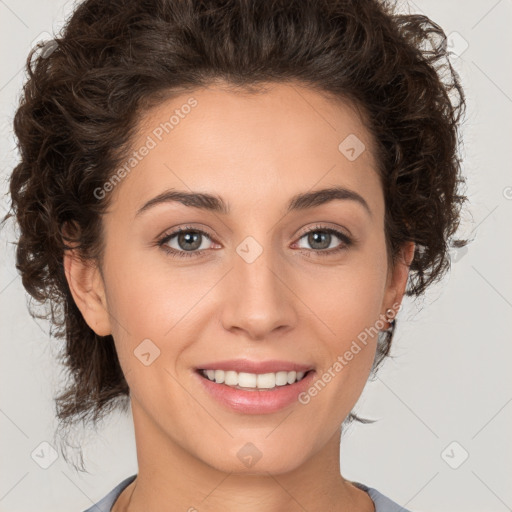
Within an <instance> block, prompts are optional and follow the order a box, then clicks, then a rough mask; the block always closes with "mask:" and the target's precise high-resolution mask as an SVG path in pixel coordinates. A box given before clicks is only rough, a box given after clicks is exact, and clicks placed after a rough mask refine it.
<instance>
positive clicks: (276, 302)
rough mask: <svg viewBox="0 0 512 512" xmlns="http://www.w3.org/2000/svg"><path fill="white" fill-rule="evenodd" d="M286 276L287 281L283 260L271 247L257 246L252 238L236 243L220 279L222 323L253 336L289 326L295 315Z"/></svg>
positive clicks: (289, 327)
mask: <svg viewBox="0 0 512 512" xmlns="http://www.w3.org/2000/svg"><path fill="white" fill-rule="evenodd" d="M260 251H261V253H260ZM258 253H260V254H259V255H258ZM255 256H256V258H255V259H253V258H254V257H255ZM287 277H288V281H289V280H290V277H289V275H288V274H287V272H286V268H285V263H284V262H283V261H280V260H279V258H278V257H277V255H276V254H274V253H273V252H272V250H271V249H267V248H263V247H261V246H260V245H259V244H258V243H257V242H255V241H254V239H253V240H252V241H251V240H249V241H248V242H247V243H246V244H245V245H244V243H242V244H240V246H239V247H238V248H237V253H236V254H234V257H233V267H232V269H231V271H230V272H229V274H228V276H226V279H225V281H224V283H223V286H224V289H223V293H224V297H225V300H223V302H222V307H223V310H222V315H221V319H222V325H223V327H224V328H225V329H226V330H228V331H232V332H236V331H241V332H244V333H245V335H246V336H247V337H248V338H250V339H253V340H263V339H268V338H269V336H271V335H272V333H273V332H274V331H278V330H279V331H282V332H284V331H286V330H289V329H291V328H293V326H294V325H295V323H296V322H297V318H298V315H297V310H296V307H297V306H296V302H295V301H296V300H297V299H296V298H295V297H294V294H293V291H292V289H291V287H290V283H288V282H287Z"/></svg>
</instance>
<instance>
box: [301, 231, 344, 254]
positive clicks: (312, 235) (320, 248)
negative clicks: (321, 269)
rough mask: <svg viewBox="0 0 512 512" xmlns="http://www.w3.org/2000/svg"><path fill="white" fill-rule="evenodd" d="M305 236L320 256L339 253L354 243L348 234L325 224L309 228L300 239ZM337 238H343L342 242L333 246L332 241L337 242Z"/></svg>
mask: <svg viewBox="0 0 512 512" xmlns="http://www.w3.org/2000/svg"><path fill="white" fill-rule="evenodd" d="M333 235H334V238H333ZM303 238H305V239H306V242H307V243H308V244H309V245H310V246H311V247H313V252H315V253H318V255H320V256H329V255H332V254H335V253H338V252H339V251H342V250H344V249H346V248H348V247H350V246H351V245H352V240H351V239H350V238H349V237H348V236H347V235H345V234H344V233H342V232H341V231H338V230H337V229H333V228H328V227H325V226H315V227H313V228H311V229H309V230H308V231H306V233H304V234H303V235H302V236H301V237H300V240H302V239H303ZM335 238H338V239H339V240H341V244H338V245H337V246H336V247H334V248H332V242H333V241H334V242H335V240H334V239H335ZM300 248H303V247H300ZM327 249H329V250H327Z"/></svg>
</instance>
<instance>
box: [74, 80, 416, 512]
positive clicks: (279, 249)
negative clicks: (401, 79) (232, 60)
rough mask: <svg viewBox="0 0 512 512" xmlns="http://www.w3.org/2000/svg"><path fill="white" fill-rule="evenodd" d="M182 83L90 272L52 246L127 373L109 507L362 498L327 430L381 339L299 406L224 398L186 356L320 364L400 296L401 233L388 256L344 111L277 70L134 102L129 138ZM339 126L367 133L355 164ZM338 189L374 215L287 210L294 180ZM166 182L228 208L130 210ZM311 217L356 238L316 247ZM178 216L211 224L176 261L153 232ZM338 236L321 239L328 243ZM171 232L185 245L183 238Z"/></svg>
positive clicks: (249, 506) (367, 168)
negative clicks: (255, 251) (130, 443)
mask: <svg viewBox="0 0 512 512" xmlns="http://www.w3.org/2000/svg"><path fill="white" fill-rule="evenodd" d="M191 96H193V97H194V98H195V99H196V100H197V102H198V105H197V106H196V107H195V108H194V109H192V110H191V112H190V113H189V114H188V115H187V116H185V117H184V118H183V119H181V120H180V123H179V124H178V125H177V126H176V127H175V128H174V129H173V130H172V131H171V132H170V133H168V134H165V135H164V137H163V139H162V141H161V142H159V143H158V145H157V146H156V147H155V148H154V149H152V150H151V151H150V152H149V154H148V155H147V156H145V157H144V159H143V160H142V161H141V162H140V163H139V164H138V165H137V166H136V167H135V168H134V169H133V170H132V171H131V172H130V173H129V174H128V175H127V176H126V177H125V178H124V179H123V180H122V181H121V183H119V184H118V185H117V186H116V187H115V189H114V190H113V191H112V192H111V194H112V197H111V200H112V203H111V207H110V208H109V210H108V212H107V213H106V214H105V216H104V218H103V222H104V228H105V237H106V238H105V240H106V245H105V247H106V248H105V253H104V258H103V261H102V266H101V268H100V267H99V265H94V262H92V263H93V264H89V265H86V264H84V263H82V262H80V260H79V258H78V257H77V255H76V254H75V253H74V251H69V252H68V253H66V256H65V269H66V276H67V279H68V282H69V284H70V288H71V291H72V293H73V297H74V299H75V301H76V303H77V305H78V307H79V308H80V310H81V312H82V314H83V316H84V318H85V320H86V321H87V323H88V325H89V326H90V327H91V328H92V329H94V330H95V332H96V333H98V334H99V335H102V336H104V335H107V334H112V335H113V337H114V340H115V345H116V349H117V352H118V355H119V358H120V362H121V366H122V368H123V371H124V373H125V376H126V379H127V382H128V385H129V387H130V399H131V405H132V414H133V420H134V428H135V436H136V446H137V457H138V466H139V472H138V477H137V478H136V480H135V481H134V483H133V484H131V485H130V486H128V487H127V488H126V489H125V490H124V492H123V493H122V494H121V496H120V497H119V498H118V500H117V501H116V503H115V505H114V507H113V509H112V510H114V512H121V511H127V510H128V511H130V512H139V511H143V510H172V511H177V510H183V511H187V510H191V511H192V510H194V509H192V508H191V507H195V508H196V509H197V510H200V511H201V512H203V511H218V510H223V511H226V512H231V511H235V510H236V511H240V510H243V511H246V512H252V511H261V510H266V511H268V512H278V511H282V510H288V511H299V510H300V511H303V510H308V511H311V512H313V511H325V510H336V511H348V510H350V511H357V512H363V511H364V512H371V511H373V510H374V505H373V502H372V500H371V499H370V497H369V496H368V494H367V493H366V492H364V491H362V490H360V489H357V488H356V487H355V486H354V485H353V484H351V483H350V482H349V481H348V480H346V479H345V478H344V477H343V476H341V475H340V464H339V458H340V452H339V444H340V443H339V441H340V434H341V424H342V422H343V420H344V419H345V418H346V417H347V415H348V414H349V412H350V411H351V410H352V408H353V407H354V405H355V403H356V402H357V400H358V398H359V396H360V394H361V392H362V390H363V388H364V386H365V383H366V381H367V378H368V376H369V372H370V369H371V366H372V362H373V359H374V355H375V350H376V342H377V338H376V337H370V338H369V339H368V343H367V345H366V346H362V350H361V351H360V352H359V353H358V354H357V355H356V356H354V358H353V359H352V360H351V361H350V362H349V363H348V364H347V365H346V366H345V367H344V368H343V370H342V371H340V372H338V373H336V377H335V378H333V379H332V380H331V381H330V382H329V383H328V384H327V385H326V386H325V388H324V389H323V390H322V391H321V392H320V393H318V395H317V396H315V397H314V398H312V399H311V400H310V402H309V403H308V404H306V405H304V404H300V403H298V402H297V403H294V404H293V405H291V406H290V407H287V408H285V409H283V410H280V411H279V412H276V413H272V414H259V415H246V414H241V413H238V412H234V411H232V410H230V409H227V408H225V407H223V406H222V405H220V404H218V403H217V402H216V401H214V400H213V399H212V398H211V397H210V396H209V395H208V394H207V393H206V392H205V391H204V390H203V389H202V386H200V382H198V381H197V377H196V376H195V375H194V373H193V369H194V368H195V367H197V366H199V364H200V363H205V362H208V361H215V360H219V359H230V358H235V357H247V358H250V359H251V358H252V359H257V360H264V359H284V360H290V361H294V362H301V363H308V364H312V365H314V366H315V368H316V371H317V375H322V373H323V372H324V371H326V370H327V369H328V368H329V367H332V365H333V363H334V362H335V361H336V358H337V357H338V356H339V355H342V354H344V353H345V352H346V351H347V350H348V349H349V347H350V345H351V343H352V342H353V340H355V339H357V336H358V334H359V333H361V332H362V331H364V329H365V328H368V327H370V326H373V325H375V324H376V321H377V320H378V319H379V318H382V317H381V315H384V314H385V311H386V310H387V309H388V308H391V307H393V305H394V304H395V305H396V304H400V302H401V300H402V297H403V294H404V290H405V286H406V281H407V276H408V270H409V265H410V261H411V259H412V256H413V252H414V244H412V243H407V244H405V245H404V246H403V248H402V251H401V253H400V255H399V256H400V257H399V259H398V261H397V262H396V264H395V265H392V264H391V260H390V259H389V258H388V255H387V252H386V245H385V238H384V197H383V193H382V188H381V184H380V180H379V177H378V175H377V172H376V169H377V165H376V162H375V160H374V157H373V151H372V147H373V142H372V140H371V139H370V136H369V133H368V131H367V130H366V128H365V126H364V124H363V123H362V121H361V119H360V117H359V115H358V113H357V111H356V110H354V109H353V108H351V106H350V105H348V104H346V103H342V102H340V101H334V100H333V99H329V98H327V97H325V96H324V95H321V94H320V93H318V92H316V91H314V90H312V89H308V88H306V87H302V86H300V85H298V84H294V85H291V84H273V85H272V86H271V87H269V89H268V90H267V91H266V92H265V93H263V94H248V93H241V92H239V91H235V90H233V89H228V88H225V87H223V86H222V85H215V86H211V87H209V88H203V89H197V90H195V91H193V93H184V94H182V95H180V96H177V97H174V98H173V99H168V100H166V101H164V102H163V103H162V104H160V105H159V106H158V107H156V108H154V109H153V110H151V111H149V112H147V113H146V114H145V116H144V118H143V120H142V122H141V124H140V125H139V132H138V135H137V139H136V140H135V141H134V143H133V148H140V147H141V146H142V145H143V144H144V142H145V141H146V140H147V136H148V135H151V133H152V130H154V129H155V128H156V127H157V126H158V125H159V124H160V123H161V122H163V121H165V120H167V119H169V117H170V115H171V114H172V113H173V112H174V110H175V109H176V108H180V106H181V105H183V104H185V103H186V102H187V100H188V99H189V98H190V97H191ZM349 134H356V135H357V137H358V138H359V139H360V140H361V141H363V143H364V144H365V146H366V150H365V151H363V153H362V154H361V155H360V156H359V157H358V158H357V159H356V160H354V161H349V160H348V159H347V158H346V157H345V155H344V154H342V153H341V152H340V151H339V150H338V145H339V144H340V142H341V141H343V140H344V139H345V138H346V137H347V136H348V135H349ZM333 185H338V186H343V187H346V188H349V189H351V190H353V191H356V192H357V193H358V194H360V195H361V196H362V197H363V198H364V199H365V200H366V202H367V203H368V205H369V208H370V210H371V213H368V212H367V211H366V210H365V209H364V208H363V207H362V206H361V205H360V204H359V203H358V202H356V201H353V200H335V201H331V202H328V203H326V204H323V205H320V206H317V207H314V208H311V209H308V210H304V211H297V212H292V213H288V214H285V213H286V212H285V205H286V204H287V202H288V201H289V199H290V198H291V197H292V196H294V195H295V194H297V193H301V192H307V191H310V190H317V189H320V188H324V187H327V186H333ZM169 188H176V189H180V190H186V191H200V192H208V193H213V194H218V195H219V196H221V197H222V198H224V200H225V201H226V202H228V203H229V204H230V205H231V213H230V214H229V215H224V214H221V213H213V212H208V211H203V210H200V209H197V208H192V207H187V206H184V205H183V204H181V203H176V202H173V203H170V202H169V203H166V204H159V205H156V206H154V207H153V208H149V209H148V210H147V211H145V212H144V213H142V214H140V215H139V216H137V217H135V213H136V211H137V210H138V209H139V208H140V207H141V206H142V205H143V204H144V203H145V202H146V201H148V200H149V199H151V198H153V197H155V196H157V195H158V194H160V193H161V192H163V191H164V190H166V189H169ZM317 224H320V225H321V228H320V231H322V228H324V227H331V228H335V229H338V230H340V231H342V232H343V233H347V230H348V231H349V232H350V233H351V234H352V236H353V237H354V238H355V239H356V240H357V242H356V243H354V244H353V245H350V246H347V247H345V248H344V249H343V250H342V251H340V252H338V253H335V254H332V255H328V256H322V255H319V254H318V253H319V251H320V250H323V251H325V250H326V249H318V248H315V246H312V245H311V238H310V241H308V236H304V232H305V231H306V230H307V229H308V228H313V227H315V226H316V225H317ZM188 225H192V227H194V228H200V229H203V230H206V231H207V232H208V233H210V234H211V235H212V236H211V238H210V239H209V238H208V237H203V238H202V239H201V240H202V242H201V249H206V250H205V251H203V255H202V256H201V255H198V254H196V255H193V256H192V257H188V258H172V257H170V256H169V255H168V254H166V253H165V252H164V250H163V249H162V247H159V246H158V245H157V243H156V241H157V240H158V238H159V237H160V236H161V235H163V234H167V233H170V232H171V231H172V230H174V229H175V228H177V227H180V226H183V227H185V226H188ZM247 236H251V237H253V238H254V239H255V240H256V241H257V242H258V243H259V244H260V246H261V248H262V249H263V252H262V253H261V255H260V256H259V257H258V258H257V259H256V260H255V261H254V262H252V263H250V264H249V263H247V262H246V261H245V260H244V259H243V258H241V257H240V256H239V254H238V253H237V252H236V248H237V246H238V245H239V244H240V243H241V242H242V241H243V240H244V239H245V238H246V237H247ZM343 243H344V242H343V241H342V240H340V239H338V238H337V237H336V236H335V235H332V238H331V243H330V245H329V246H328V247H329V249H331V248H335V247H338V246H340V245H343ZM167 245H168V246H171V247H172V248H174V249H176V250H181V251H183V252H185V249H186V248H187V247H188V246H187V245H183V243H182V245H181V246H180V245H179V244H178V237H174V239H173V240H172V241H169V242H168V243H167ZM326 245H328V242H327V243H326ZM324 247H325V246H324ZM196 252H197V250H196ZM387 326H388V325H385V326H384V328H386V327H387ZM148 338H149V339H150V340H151V341H152V342H153V343H154V344H155V345H156V346H157V347H158V348H159V350H160V356H159V357H158V358H156V359H155V360H154V361H153V362H152V364H151V365H149V366H145V365H144V364H142V363H141V361H140V360H139V359H138V358H137V357H135V356H134V350H135V349H136V348H137V346H138V345H139V344H140V343H141V341H142V340H144V339H148ZM248 442H251V443H253V444H254V445H255V446H256V447H257V448H258V450H259V451H260V452H261V454H262V457H261V459H260V460H259V461H258V462H257V463H256V464H255V465H254V466H252V467H249V468H248V467H245V466H244V465H243V464H242V463H241V461H240V459H239V458H238V457H237V452H238V451H239V450H240V449H241V448H242V447H243V446H244V445H246V443H248Z"/></svg>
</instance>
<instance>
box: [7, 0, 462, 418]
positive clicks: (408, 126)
mask: <svg viewBox="0 0 512 512" xmlns="http://www.w3.org/2000/svg"><path fill="white" fill-rule="evenodd" d="M446 39H447V38H446V35H445V33H444V31H443V29H442V28H441V27H439V26H438V25H437V24H436V23H434V22H433V21H431V20H430V19H429V18H428V17H426V16H423V15H412V14H399V13H398V10H397V8H396V5H394V4H393V3H391V2H385V1H379V0H209V1H207V2H206V1H201V0H144V1H141V0H110V1H108V2H105V1H103V0H85V1H84V2H83V3H81V4H80V5H79V6H78V7H77V8H76V10H75V12H74V13H73V14H72V16H71V17H70V18H69V20H67V22H66V24H65V26H64V28H63V30H62V33H61V35H60V36H59V37H56V38H55V41H54V42H52V43H51V46H50V47H49V46H48V44H47V45H46V46H44V47H43V46H42V45H39V46H38V47H37V48H34V49H33V50H32V51H31V52H30V54H29V56H28V58H27V63H26V68H27V71H28V78H27V81H26V83H25V85H24V89H23V94H22V97H21V100H20V104H19V108H18V110H17V112H16V115H15V118H14V131H15V135H16V137H17V139H18V141H19V143H18V147H19V150H20V162H19V163H18V165H16V167H15V168H14V170H13V172H12V176H11V178H10V194H11V198H12V205H11V211H10V212H9V213H8V215H6V217H4V222H5V220H6V219H7V218H8V217H10V216H15V217H16V220H17V222H18V224H19V227H20V236H19V240H18V243H17V252H16V267H17V269H18V271H19V272H20V273H21V276H22V281H23V286H24V287H25V288H26V290H27V292H28V293H29V294H30V295H31V296H32V297H33V298H35V299H36V300H37V301H39V302H40V303H42V304H46V305H47V306H49V309H48V310H47V311H46V316H47V317H48V318H49V319H51V325H52V326H53V327H52V328H53V334H54V335H55V336H56V337H62V338H64V337H65V339H66V344H65V349H64V351H63V353H62V362H63V364H64V365H65V367H66V368H67V370H68V372H69V378H70V382H69V386H68V387H67V388H66V389H65V391H64V392H63V393H62V394H61V395H60V396H58V397H57V398H56V399H55V402H56V406H57V407H56V412H57V417H58V419H59V420H60V423H61V425H64V424H69V425H72V424H73V423H75V422H76V421H77V420H79V419H82V420H86V419H92V420H93V423H94V424H96V423H97V422H98V420H99V419H101V418H102V417H104V416H105V415H106V413H107V412H109V411H110V410H112V409H113V408H114V407H116V406H117V405H119V403H121V404H122V405H124V406H126V399H127V397H128V396H129V388H128V385H127V383H126V380H125V378H124V375H123V372H122V370H121V366H120V364H119V360H118V357H117V354H116V350H115V346H114V342H113V339H112V337H111V336H105V337H101V336H98V335H97V334H96V333H95V332H94V331H93V330H92V329H91V328H90V327H89V326H88V325H87V323H86V322H85V320H84V318H83V317H82V314H81V313H80V311H79V309H78V307H77V306H76V304H75V303H74V300H73V298H72V295H71V293H70V289H69V287H68V283H67V281H66V277H65V274H64V268H63V254H64V251H65V250H67V249H69V248H71V247H75V248H77V249H79V250H80V251H81V254H82V255H83V257H84V258H85V259H92V260H94V261H97V262H101V255H102V251H103V248H104V247H103V245H102V244H103V242H104V238H103V232H102V223H101V216H102V213H104V212H105V210H106V208H107V206H108V201H109V197H110V196H109V195H106V196H105V197H104V198H103V199H101V200H98V199H97V197H96V195H95V194H94V190H95V189H97V187H101V186H102V185H103V184H104V183H105V182H106V181H107V180H108V179H109V177H111V176H112V174H113V172H114V170H115V169H117V168H118V167H119V165H120V164H121V162H122V161H123V160H124V159H125V158H126V155H127V154H128V152H129V149H130V143H131V141H132V140H133V137H134V135H135V133H136V130H137V125H138V123H139V121H140V119H141V116H142V115H143V114H144V113H145V112H147V110H148V109H149V108H151V107H152V106H155V105H158V104H159V102H161V101H163V100H164V99H167V98H169V97H170V96H171V95H173V94H178V93H181V92H183V91H192V90H194V89H195V88H198V87H202V86H208V85H210V84H212V83H214V82H216V81H218V80H222V81H223V82H224V83H227V84H229V85H230V86H233V87H239V88H244V89H246V90H248V91H250V92H258V90H261V87H263V85H264V84H265V83H272V82H274V83H276V82H296V83H301V84H305V85H306V86H308V87H311V88H314V89H315V90H317V91H320V92H322V93H324V94H328V95H332V97H334V98H338V99H342V100H344V101H349V102H351V103H352V104H354V105H356V106H357V107H358V108H359V110H360V111H361V112H363V113H364V117H365V124H366V127H367V129H368V131H369V133H370V134H371V135H372V137H373V138H374V140H375V148H376V150H375V151H376V157H377V158H376V159H377V161H378V164H379V169H378V171H379V174H380V177H381V182H382V187H383V192H384V197H385V205H386V213H385V232H386V241H387V245H388V251H389V254H390V255H391V256H392V257H393V258H395V257H396V255H397V254H398V250H399V249H400V247H401V246H402V244H403V243H404V242H407V241H413V242H415V244H416V247H417V250H416V252H415V254H414V259H413V261H412V264H411V266H410V274H409V281H408V287H407V290H406V294H407V295H409V296H420V295H421V294H423V293H424V291H425V290H426V288H427V287H428V286H429V285H430V284H432V283H433V282H435V281H437V280H439V279H440V277H441V276H442V275H443V274H444V273H445V272H446V271H447V270H448V268H449V265H450V259H449V250H450V244H452V246H457V247H461V246H463V245H464V244H466V243H467V241H465V240H454V239H453V237H454V235H455V232H456V230H457V228H458V224H459V219H460V210H461V207H462V205H463V203H464V201H465V200H466V197H465V196H464V195H461V194H460V185H462V184H463V183H464V179H463V178H462V176H461V165H460V159H459V156H458V146H459V143H460V140H459V139H460V137H459V128H460V121H461V118H462V116H463V113H464V111H465V99H464V93H463V90H462V87H461V85H460V79H459V77H458V75H457V73H456V72H455V71H454V69H453V68H452V65H451V63H450V60H449V55H448V52H447V44H446ZM50 50H51V51H50ZM258 86H260V89H258ZM65 226H68V228H69V231H65V230H64V228H65ZM65 235H69V236H65ZM31 313H32V314H34V313H33V312H32V311H31ZM390 345H391V336H390V335H389V333H388V335H387V337H386V338H385V340H384V343H383V344H382V345H379V349H378V351H377V354H376V359H375V363H374V370H375V369H376V368H377V367H378V365H379V364H380V361H382V359H383V358H384V357H385V356H387V355H388V353H389V348H390ZM351 418H355V419H358V420H360V418H357V416H355V415H353V414H351ZM362 421H367V420H362Z"/></svg>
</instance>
